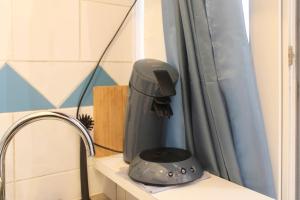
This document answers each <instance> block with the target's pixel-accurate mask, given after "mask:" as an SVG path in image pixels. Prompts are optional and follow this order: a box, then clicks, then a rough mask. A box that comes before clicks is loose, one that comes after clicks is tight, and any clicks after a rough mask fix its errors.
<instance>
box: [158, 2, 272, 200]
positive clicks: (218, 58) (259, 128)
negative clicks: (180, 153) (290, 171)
mask: <svg viewBox="0 0 300 200" xmlns="http://www.w3.org/2000/svg"><path fill="white" fill-rule="evenodd" d="M162 4H163V18H164V32H165V42H166V51H167V59H168V62H169V63H170V64H172V65H173V66H176V67H177V68H178V70H179V72H180V83H179V86H178V87H179V91H178V95H177V96H176V97H175V99H174V100H173V101H174V104H175V106H173V107H176V108H179V109H178V110H176V112H175V116H174V117H173V118H172V119H171V120H170V122H169V123H170V124H169V126H168V136H167V137H168V141H169V142H168V145H169V146H179V147H182V146H186V147H187V148H188V149H190V150H191V151H192V152H193V153H194V154H195V155H196V156H197V158H198V159H199V161H200V162H201V164H202V165H203V167H204V168H205V169H206V170H208V171H210V172H211V173H213V174H216V175H218V176H221V177H223V178H225V179H228V180H230V181H233V182H235V183H237V184H240V185H243V186H246V187H248V188H251V189H253V190H256V191H258V192H260V193H263V194H265V195H268V196H270V197H275V189H274V182H273V175H272V167H271V162H270V157H269V152H268V145H267V140H266V136H265V127H264V121H263V117H262V113H261V108H260V101H259V96H258V90H257V85H256V80H255V73H254V70H253V64H252V60H251V52H250V49H249V44H248V39H247V35H246V30H245V25H244V18H243V17H244V15H243V9H242V1H241V0H230V1H224V0H163V1H162ZM174 138H175V139H174ZM183 138H184V139H183Z"/></svg>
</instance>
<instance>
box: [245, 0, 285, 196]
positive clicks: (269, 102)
mask: <svg viewBox="0 0 300 200" xmlns="http://www.w3.org/2000/svg"><path fill="white" fill-rule="evenodd" d="M280 3H281V1H280V0H275V1H274V0H267V1H260V0H252V1H250V42H251V47H252V53H253V59H254V66H255V70H256V78H257V84H258V89H259V94H260V98H261V104H262V110H263V115H264V120H265V125H266V131H267V137H268V143H269V150H270V155H271V160H272V166H273V174H274V177H275V184H276V188H277V193H278V196H279V197H280V196H281V142H282V138H281V134H282V65H281V56H282V52H281V11H280V9H281V6H280Z"/></svg>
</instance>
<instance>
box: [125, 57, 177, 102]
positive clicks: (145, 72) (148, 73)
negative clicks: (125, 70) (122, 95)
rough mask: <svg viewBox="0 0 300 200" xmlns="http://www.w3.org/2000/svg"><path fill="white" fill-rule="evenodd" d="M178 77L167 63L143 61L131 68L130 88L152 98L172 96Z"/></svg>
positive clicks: (153, 60) (152, 60)
mask: <svg viewBox="0 0 300 200" xmlns="http://www.w3.org/2000/svg"><path fill="white" fill-rule="evenodd" d="M178 76H179V75H178V72H177V70H176V69H175V68H174V67H172V66H171V65H169V64H168V63H165V62H162V61H159V60H155V59H143V60H139V61H137V62H136V63H135V64H134V66H133V72H132V75H131V79H130V87H132V88H133V89H135V90H137V91H138V92H140V93H142V94H145V95H148V96H152V97H167V96H173V95H175V89H174V88H175V84H176V82H177V80H178Z"/></svg>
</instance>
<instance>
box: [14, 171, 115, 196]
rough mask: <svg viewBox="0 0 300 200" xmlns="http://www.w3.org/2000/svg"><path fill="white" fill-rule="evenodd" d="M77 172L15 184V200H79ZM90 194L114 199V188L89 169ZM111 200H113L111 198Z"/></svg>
mask: <svg viewBox="0 0 300 200" xmlns="http://www.w3.org/2000/svg"><path fill="white" fill-rule="evenodd" d="M79 177H80V175H79V170H72V171H67V172H63V173H56V174H53V175H49V176H42V177H37V178H33V179H29V180H24V181H18V182H16V199H21V200H41V199H43V200H53V199H61V200H75V199H76V200H79V199H80V196H81V194H80V178H79ZM89 186H90V194H91V195H94V194H99V193H105V194H107V195H108V196H110V197H114V194H115V193H116V189H115V188H116V187H115V185H114V183H112V182H111V181H110V180H107V179H106V178H105V177H104V176H103V175H101V174H99V173H98V172H95V170H94V168H93V167H89ZM112 199H113V198H112Z"/></svg>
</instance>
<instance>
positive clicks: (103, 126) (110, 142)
mask: <svg viewBox="0 0 300 200" xmlns="http://www.w3.org/2000/svg"><path fill="white" fill-rule="evenodd" d="M93 93H94V95H93V96H94V120H95V126H94V142H95V143H97V144H100V145H102V146H105V147H109V148H112V149H116V150H118V151H122V150H123V138H124V130H125V128H124V127H125V126H124V125H125V114H126V105H127V99H128V86H99V87H95V88H94V91H93ZM95 149H96V156H97V157H103V156H109V155H112V154H114V152H111V151H108V150H105V149H103V148H99V147H97V146H95Z"/></svg>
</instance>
